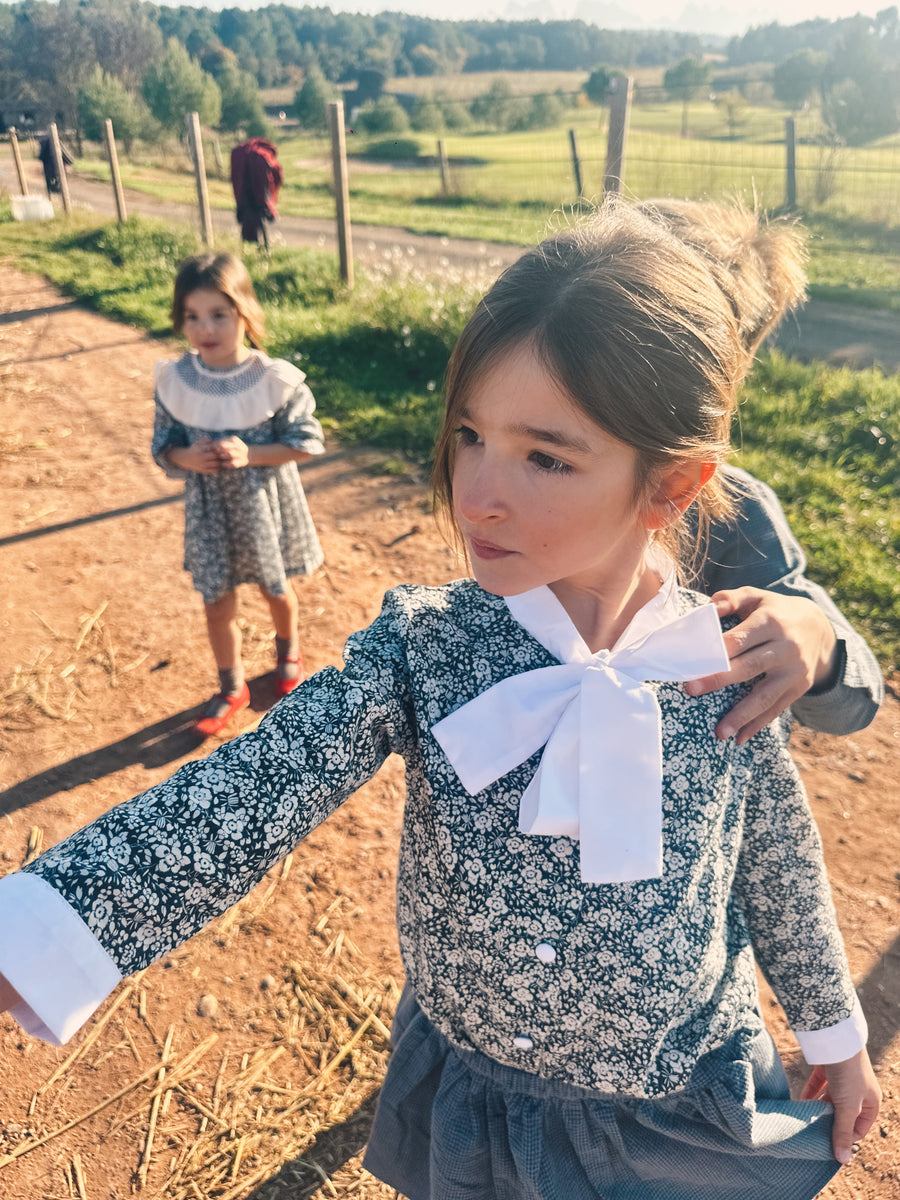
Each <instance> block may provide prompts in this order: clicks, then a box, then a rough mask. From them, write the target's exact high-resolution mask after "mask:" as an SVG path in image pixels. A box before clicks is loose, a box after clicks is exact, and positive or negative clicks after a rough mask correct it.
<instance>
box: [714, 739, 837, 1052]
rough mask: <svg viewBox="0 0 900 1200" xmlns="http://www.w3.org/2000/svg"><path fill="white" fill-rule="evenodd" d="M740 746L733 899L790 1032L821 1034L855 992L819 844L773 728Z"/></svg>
mask: <svg viewBox="0 0 900 1200" xmlns="http://www.w3.org/2000/svg"><path fill="white" fill-rule="evenodd" d="M746 749H747V751H748V752H749V753H748V758H749V764H748V770H747V779H746V798H747V801H746V810H745V814H744V829H743V842H742V846H741V850H740V855H739V858H738V863H737V870H736V875H735V881H734V889H733V892H734V896H735V897H736V899H737V900H738V902H739V904H740V906H741V908H742V909H743V912H744V915H745V917H746V920H747V924H748V926H749V931H750V938H751V941H752V943H753V952H754V956H755V958H756V961H757V962H758V964H759V966H760V968H761V969H762V971H763V973H764V974H765V976H766V978H767V979H768V981H769V983H770V984H771V985H772V989H773V990H774V992H775V994H776V995H777V996H778V999H779V1000H780V1001H781V1004H782V1006H783V1007H784V1010H785V1013H786V1015H787V1018H788V1021H789V1022H790V1024H791V1027H792V1028H793V1029H801V1030H817V1029H826V1028H829V1027H830V1026H833V1025H837V1024H838V1023H839V1022H840V1021H844V1020H846V1019H847V1018H848V1017H849V1016H850V1014H851V1012H852V1011H853V1008H854V1004H855V1000H856V993H855V991H854V988H853V981H852V979H851V977H850V971H849V967H848V965H847V958H846V954H845V953H844V946H843V941H842V938H841V933H840V929H839V928H838V923H837V916H836V914H835V909H834V903H833V901H832V898H831V888H830V886H829V883H828V877H827V875H826V872H825V864H824V860H823V856H822V841H821V838H820V836H819V831H818V828H817V826H816V823H815V820H814V818H813V815H812V812H811V811H810V808H809V803H808V801H807V798H806V792H805V790H804V788H803V785H802V783H801V782H800V778H799V776H798V774H797V768H796V765H795V764H794V762H793V760H792V759H791V757H790V755H789V753H788V752H787V749H786V747H784V745H783V743H781V734H780V733H779V730H778V725H777V723H776V724H775V725H770V726H767V728H766V729H764V730H762V731H761V732H760V733H759V734H757V735H756V737H754V738H751V740H750V741H749V742H748V743H747V747H746ZM745 761H746V760H745Z"/></svg>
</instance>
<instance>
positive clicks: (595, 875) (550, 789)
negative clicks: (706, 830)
mask: <svg viewBox="0 0 900 1200" xmlns="http://www.w3.org/2000/svg"><path fill="white" fill-rule="evenodd" d="M506 603H507V605H508V607H509V609H510V611H511V613H512V615H513V616H514V617H515V618H516V620H517V621H518V622H519V624H520V625H523V626H524V627H525V629H527V630H528V632H529V633H531V634H532V636H534V637H535V638H536V639H537V640H538V641H539V642H540V643H541V645H543V646H544V647H545V648H546V649H548V650H550V652H551V653H552V654H554V655H555V656H556V657H557V658H560V659H562V660H563V661H562V664H561V665H559V666H553V667H539V668H537V669H535V670H533V671H526V672H524V673H523V674H520V675H513V676H511V677H510V678H508V679H503V680H501V681H500V682H499V683H496V684H494V685H493V686H492V687H490V688H488V689H487V691H485V692H482V693H481V695H480V696H476V697H475V698H474V699H473V700H469V701H468V702H467V703H466V704H464V705H462V707H460V708H458V709H457V710H456V711H455V712H453V713H451V714H450V715H449V716H447V717H444V718H443V720H441V721H438V722H437V724H436V725H434V726H433V727H432V730H431V732H432V733H433V734H434V736H435V738H436V739H437V741H438V743H439V744H440V746H441V748H442V749H443V751H444V753H445V754H446V755H447V758H448V759H449V760H450V762H451V764H452V765H453V768H454V770H455V771H456V773H457V775H458V776H459V778H460V780H461V782H462V784H463V786H464V787H465V789H466V791H467V792H469V794H470V795H473V796H474V795H476V794H477V793H478V792H480V791H482V790H483V789H484V788H486V787H488V786H489V785H490V784H492V783H493V782H494V781H495V780H497V779H500V778H501V777H502V776H503V775H506V774H507V773H508V772H509V771H511V770H512V769H513V768H514V767H517V766H519V764H520V763H523V762H524V761H525V760H526V759H528V758H530V757H531V755H532V754H534V753H535V751H537V750H539V749H540V748H541V747H542V746H543V747H544V753H543V755H542V756H541V761H540V764H539V765H538V768H537V770H536V771H535V774H534V777H533V778H532V780H531V782H530V783H529V785H528V787H527V788H526V789H525V791H524V793H523V794H522V798H521V801H520V805H519V828H520V829H521V831H522V832H523V833H528V834H541V835H544V836H547V837H560V836H565V837H572V838H578V839H579V840H580V842H581V878H582V880H583V881H584V882H585V883H626V882H629V881H631V880H637V879H656V878H658V877H659V876H660V875H661V874H662V752H661V741H662V737H661V716H660V710H659V705H658V703H657V700H656V696H655V695H654V693H653V691H652V689H651V688H649V687H647V686H646V681H647V680H650V679H654V680H673V681H681V680H688V679H700V678H702V677H703V676H704V675H711V674H713V673H715V672H718V671H723V670H726V669H727V667H728V655H727V653H726V651H725V644H724V642H723V640H722V631H721V627H720V624H719V618H718V615H717V613H716V610H715V608H714V607H713V606H712V605H711V604H706V605H703V606H701V607H700V608H695V609H692V610H691V611H690V612H688V613H686V614H684V615H683V616H677V615H673V614H675V613H677V609H676V607H675V580H674V577H670V578H669V579H667V580H666V581H665V582H664V584H663V587H662V589H661V591H660V593H659V594H658V595H657V596H655V597H654V599H653V600H651V601H650V603H649V604H647V605H645V606H644V607H643V608H642V609H641V610H640V612H638V613H637V615H636V616H635V617H634V619H633V620H632V622H631V623H630V625H629V626H628V628H627V629H626V630H625V632H624V634H623V635H622V637H621V638H619V640H618V642H616V644H615V646H614V647H613V649H612V650H600V651H598V652H597V653H596V654H591V652H590V651H589V650H588V648H587V646H586V645H585V643H584V642H583V641H582V639H581V637H580V636H579V634H578V633H577V631H576V629H575V627H574V625H573V624H572V622H571V621H570V619H569V617H568V615H567V614H566V612H565V610H564V609H563V607H562V605H561V604H560V603H559V601H558V600H557V599H556V597H555V596H554V594H553V593H552V592H551V591H550V589H549V588H547V587H541V588H536V589H534V591H531V592H525V593H524V594H522V595H520V596H512V597H509V598H508V599H507V601H506Z"/></svg>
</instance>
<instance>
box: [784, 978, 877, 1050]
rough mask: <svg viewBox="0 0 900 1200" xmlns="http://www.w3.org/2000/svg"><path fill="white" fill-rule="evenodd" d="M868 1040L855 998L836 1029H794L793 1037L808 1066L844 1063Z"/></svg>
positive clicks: (833, 1026)
mask: <svg viewBox="0 0 900 1200" xmlns="http://www.w3.org/2000/svg"><path fill="white" fill-rule="evenodd" d="M868 1036H869V1027H868V1025H867V1024H866V1018H865V1017H864V1016H863V1010H862V1006H861V1005H860V1003H859V996H856V997H855V1003H854V1005H853V1012H852V1013H851V1014H850V1016H849V1017H847V1018H846V1019H845V1020H843V1021H838V1023H837V1025H830V1026H829V1027H828V1028H827V1029H795V1030H794V1037H795V1038H796V1039H797V1041H798V1042H799V1044H800V1049H801V1050H802V1051H803V1057H804V1058H805V1059H806V1061H807V1062H808V1063H809V1065H810V1066H811V1067H812V1066H815V1065H816V1064H819V1065H821V1064H823V1063H838V1062H845V1061H846V1060H847V1059H848V1058H853V1056H854V1054H859V1052H860V1050H862V1049H863V1048H864V1046H865V1044H866V1039H867V1038H868Z"/></svg>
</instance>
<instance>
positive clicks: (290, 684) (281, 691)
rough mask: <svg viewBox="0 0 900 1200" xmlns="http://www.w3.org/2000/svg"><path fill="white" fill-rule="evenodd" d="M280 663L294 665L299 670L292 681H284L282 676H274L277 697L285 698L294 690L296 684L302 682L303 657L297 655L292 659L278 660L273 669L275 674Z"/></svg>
mask: <svg viewBox="0 0 900 1200" xmlns="http://www.w3.org/2000/svg"><path fill="white" fill-rule="evenodd" d="M282 663H296V664H297V666H298V667H299V668H300V669H299V671H298V672H297V674H296V675H295V676H294V677H293V678H292V679H285V678H284V677H283V676H281V675H278V674H276V676H275V691H276V692H277V693H278V695H279V696H287V695H289V694H290V693H291V692H292V691H293V690H294V688H295V687H296V686H297V684H298V683H302V682H303V678H304V676H303V656H302V654H297V655H296V656H295V657H293V658H279V659H278V664H277V666H276V668H275V670H276V672H277V670H278V667H280V666H281V665H282Z"/></svg>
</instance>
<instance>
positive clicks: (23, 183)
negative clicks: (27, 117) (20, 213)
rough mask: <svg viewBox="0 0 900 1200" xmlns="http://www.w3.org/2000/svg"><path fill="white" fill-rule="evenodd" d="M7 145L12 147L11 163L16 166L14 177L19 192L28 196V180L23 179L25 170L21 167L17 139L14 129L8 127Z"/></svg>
mask: <svg viewBox="0 0 900 1200" xmlns="http://www.w3.org/2000/svg"><path fill="white" fill-rule="evenodd" d="M9 144H10V146H11V147H12V156H13V162H14V163H15V164H16V175H18V177H19V191H20V193H21V194H22V195H23V196H27V195H28V180H27V179H26V178H25V168H24V167H23V166H22V154H21V152H20V150H19V139H18V137H17V136H16V127H15V126H14V125H10V127H9Z"/></svg>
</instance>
